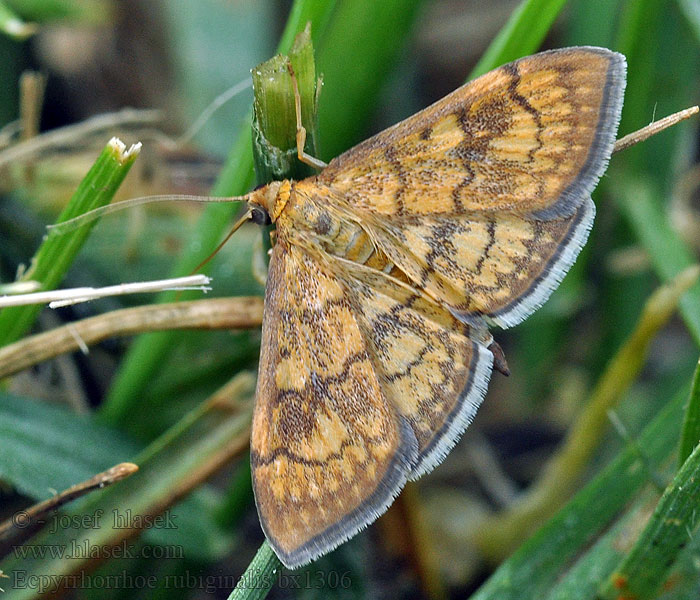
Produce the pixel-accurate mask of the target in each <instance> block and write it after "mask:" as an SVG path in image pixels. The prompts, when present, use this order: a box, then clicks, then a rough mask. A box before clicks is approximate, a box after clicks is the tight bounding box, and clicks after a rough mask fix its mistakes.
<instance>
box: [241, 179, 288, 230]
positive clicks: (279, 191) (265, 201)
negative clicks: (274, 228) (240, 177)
mask: <svg viewBox="0 0 700 600" xmlns="http://www.w3.org/2000/svg"><path fill="white" fill-rule="evenodd" d="M291 189H292V183H291V182H290V181H287V180H285V181H272V182H270V183H268V184H267V185H264V186H262V187H259V188H257V189H255V190H253V191H252V192H251V193H250V194H249V196H248V203H249V204H250V206H251V208H252V210H253V212H252V215H251V218H252V219H253V221H255V222H256V223H258V222H260V223H261V224H264V223H265V221H266V220H268V219H269V221H271V222H272V223H274V222H275V221H276V220H277V217H279V216H280V214H281V213H282V211H283V210H284V207H285V206H286V205H287V202H288V201H289V194H290V192H291ZM256 206H257V207H259V209H262V210H263V211H264V213H266V214H267V215H268V219H265V218H264V217H263V215H262V214H257V212H256ZM259 209H258V212H259Z"/></svg>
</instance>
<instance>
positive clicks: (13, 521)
mask: <svg viewBox="0 0 700 600" xmlns="http://www.w3.org/2000/svg"><path fill="white" fill-rule="evenodd" d="M138 470H139V468H138V466H137V465H135V464H134V463H128V462H125V463H119V464H118V465H116V466H114V467H112V468H110V469H107V470H106V471H103V472H102V473H98V474H97V475H95V476H93V477H90V479H87V480H86V481H83V482H81V483H78V484H76V485H73V486H71V487H69V488H68V489H67V490H64V491H62V492H61V493H60V494H56V495H55V496H53V497H52V498H49V499H48V500H44V501H43V502H39V503H38V504H35V505H34V506H30V507H29V508H26V509H25V510H21V511H18V512H16V513H15V514H13V515H12V517H10V518H9V519H7V521H5V522H4V523H0V543H1V544H2V545H3V546H7V545H9V544H13V545H14V544H21V543H22V541H23V540H26V539H28V538H29V537H31V536H32V535H34V534H35V533H36V532H37V531H38V530H39V529H41V528H42V527H43V526H44V525H45V524H46V520H47V518H48V516H49V513H51V512H53V511H55V510H58V509H59V508H60V507H61V506H63V505H64V504H67V503H68V502H70V501H71V500H75V499H76V498H80V497H81V496H84V495H85V494H88V493H90V492H92V491H94V490H101V489H102V488H104V487H107V486H108V485H112V484H113V483H116V482H117V481H121V480H122V479H125V478H127V477H129V476H131V475H133V474H134V473H136V471H138Z"/></svg>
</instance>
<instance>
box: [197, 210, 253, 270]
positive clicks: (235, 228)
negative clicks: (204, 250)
mask: <svg viewBox="0 0 700 600" xmlns="http://www.w3.org/2000/svg"><path fill="white" fill-rule="evenodd" d="M252 214H253V209H252V208H248V209H246V211H245V212H244V213H243V216H242V217H241V218H240V219H238V221H236V222H235V223H234V225H233V227H231V231H229V232H228V235H227V236H226V237H225V238H224V239H223V241H222V242H221V243H220V244H219V245H218V246H217V247H216V248H215V249H214V251H213V252H212V253H211V254H210V255H209V256H207V257H206V258H205V259H204V260H203V261H202V262H201V263H199V264H198V265H197V266H196V267H195V268H194V269H192V272H191V273H190V275H194V274H195V273H196V272H197V271H199V270H200V269H201V268H202V267H203V266H204V265H206V264H207V263H208V262H209V261H210V260H211V259H212V258H214V257H215V256H216V255H217V254H218V252H219V250H221V249H222V248H223V247H224V245H225V244H226V242H228V241H229V240H230V239H231V237H232V236H233V234H234V233H236V231H238V230H239V229H240V227H241V225H243V224H244V223H245V222H246V221H249V220H250V218H251V216H252Z"/></svg>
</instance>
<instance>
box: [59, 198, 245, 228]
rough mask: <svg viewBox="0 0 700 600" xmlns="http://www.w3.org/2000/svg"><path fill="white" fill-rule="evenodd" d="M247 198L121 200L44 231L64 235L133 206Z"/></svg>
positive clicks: (238, 200)
mask: <svg viewBox="0 0 700 600" xmlns="http://www.w3.org/2000/svg"><path fill="white" fill-rule="evenodd" d="M246 199H247V196H193V195H189V194H164V195H159V196H141V197H139V198H130V199H129V200H122V201H121V202H115V203H114V204H108V205H107V206H101V207H100V208H95V209H93V210H90V211H88V212H86V213H83V214H82V215H78V216H77V217H73V218H72V219H68V220H67V221H63V222H61V223H55V224H54V225H47V226H46V229H48V230H49V235H64V234H66V233H70V232H71V231H75V230H76V229H78V228H79V227H82V226H83V225H85V224H87V223H90V222H92V221H94V220H95V219H99V218H100V217H104V216H105V215H109V214H112V213H114V212H117V211H118V210H123V209H125V208H133V207H134V206H141V205H142V204H151V203H155V202H244V201H245V200H246Z"/></svg>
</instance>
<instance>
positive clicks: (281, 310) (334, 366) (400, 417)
mask: <svg viewBox="0 0 700 600" xmlns="http://www.w3.org/2000/svg"><path fill="white" fill-rule="evenodd" d="M625 73H626V63H625V59H624V57H623V56H622V55H620V54H616V53H614V52H611V51H609V50H606V49H603V48H594V47H574V48H565V49H561V50H553V51H548V52H542V53H540V54H535V55H533V56H529V57H526V58H523V59H520V60H517V61H515V62H512V63H509V64H506V65H504V66H502V67H500V68H498V69H496V70H494V71H491V72H490V73H487V74H486V75H484V76H482V77H479V78H478V79H476V80H474V81H472V82H470V83H467V84H466V85H464V86H462V87H460V88H459V89H457V90H455V91H454V92H452V93H451V94H449V95H448V96H446V97H445V98H443V99H442V100H439V101H438V102H436V103H435V104H433V105H432V106H430V107H428V108H426V109H424V110H422V111H420V112H419V113H417V114H415V115H413V116H412V117H410V118H408V119H406V120H405V121H402V122H400V123H398V124H397V125H394V126H393V127H390V128H389V129H387V130H385V131H383V132H381V133H379V134H377V135H375V136H374V137H372V138H370V139H368V140H366V141H364V142H362V143H361V144H359V145H357V146H355V147H354V148H352V149H350V150H348V151H347V152H345V153H344V154H342V155H340V156H338V157H337V158H335V159H334V160H333V161H331V162H330V164H328V165H327V167H326V168H325V169H324V170H323V171H322V172H320V174H318V175H316V176H313V177H309V178H307V179H304V180H302V181H281V182H280V181H277V182H272V183H270V184H268V185H267V186H265V187H263V188H260V189H258V190H256V191H254V192H251V193H250V194H249V195H248V196H247V197H246V199H247V201H248V203H249V206H250V207H251V208H250V210H251V211H252V213H251V214H252V218H253V220H255V221H258V222H269V221H271V222H273V223H275V224H276V228H277V233H276V242H275V245H274V247H273V249H272V252H271V257H270V265H269V274H268V282H267V289H266V293H265V309H264V317H263V331H262V350H261V356H260V367H259V374H258V384H257V391H256V405H255V411H254V417H253V429H252V436H251V466H252V477H253V488H254V492H255V500H256V504H257V508H258V513H259V516H260V522H261V525H262V528H263V530H264V532H265V535H266V536H267V539H268V540H269V542H270V544H271V546H272V548H273V549H274V550H275V552H276V553H277V555H278V556H279V558H280V559H281V561H282V562H283V563H284V564H285V565H286V566H287V567H290V568H295V567H299V566H301V565H304V564H306V563H308V562H310V561H312V560H313V559H315V558H317V557H319V556H321V555H323V554H325V553H327V552H329V551H330V550H332V549H333V548H335V547H336V546H338V545H339V544H341V543H342V542H343V541H345V540H347V539H348V538H350V537H351V536H353V535H355V534H356V533H357V532H358V531H360V530H361V529H363V528H364V527H366V526H367V525H369V524H370V523H372V522H373V521H374V520H375V519H376V518H377V517H378V516H379V515H381V514H382V513H383V512H384V511H385V510H386V509H387V508H388V507H389V505H390V504H391V503H392V501H393V499H394V498H395V497H396V496H397V495H398V494H399V492H400V491H401V489H402V487H403V486H404V485H405V483H406V482H407V481H408V480H414V479H418V478H419V477H420V476H422V475H424V474H425V473H428V472H430V471H431V470H432V469H433V468H435V466H437V465H438V464H439V463H440V462H441V461H442V460H443V459H444V458H445V456H446V455H447V454H448V453H449V451H450V450H451V449H452V447H453V446H454V445H455V443H456V442H457V441H458V439H459V438H460V436H461V435H462V433H463V432H464V430H465V429H466V427H467V426H468V425H469V423H470V422H471V421H472V419H473V418H474V415H475V413H476V411H477V408H478V407H479V405H480V403H481V401H482V399H483V397H484V395H485V393H486V389H487V386H488V382H489V378H490V376H491V371H492V369H493V368H496V369H499V370H501V371H504V372H507V366H506V362H505V358H504V357H503V353H502V351H501V349H500V347H499V346H498V344H497V343H496V342H495V341H494V340H493V337H492V335H491V334H490V333H489V327H490V326H493V325H497V326H499V327H502V328H507V327H512V326H514V325H516V324H518V323H520V322H521V321H522V320H523V319H525V318H526V317H527V316H528V315H530V314H531V313H532V312H533V311H534V310H536V309H537V308H538V307H539V306H541V305H542V304H543V303H544V302H545V301H546V300H547V298H548V297H549V296H550V294H551V293H552V291H553V290H554V289H555V288H556V287H557V285H558V284H559V282H560V281H561V279H562V278H563V277H564V275H565V274H566V272H567V271H568V269H569V268H570V267H571V265H572V264H573V262H574V261H575V259H576V256H577V255H578V253H579V251H580V250H581V248H582V246H583V245H584V244H585V242H586V239H587V236H588V232H589V230H590V229H591V226H592V223H593V218H594V213H595V207H594V204H593V202H592V200H591V198H590V195H591V192H592V191H593V189H594V188H595V186H596V184H597V182H598V180H599V178H600V177H601V175H602V173H603V172H604V170H605V168H606V166H607V163H608V160H609V158H610V155H611V153H612V150H613V144H614V142H615V138H616V132H617V126H618V123H619V120H620V113H621V110H622V101H623V93H624V87H625ZM302 148H303V144H302Z"/></svg>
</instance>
